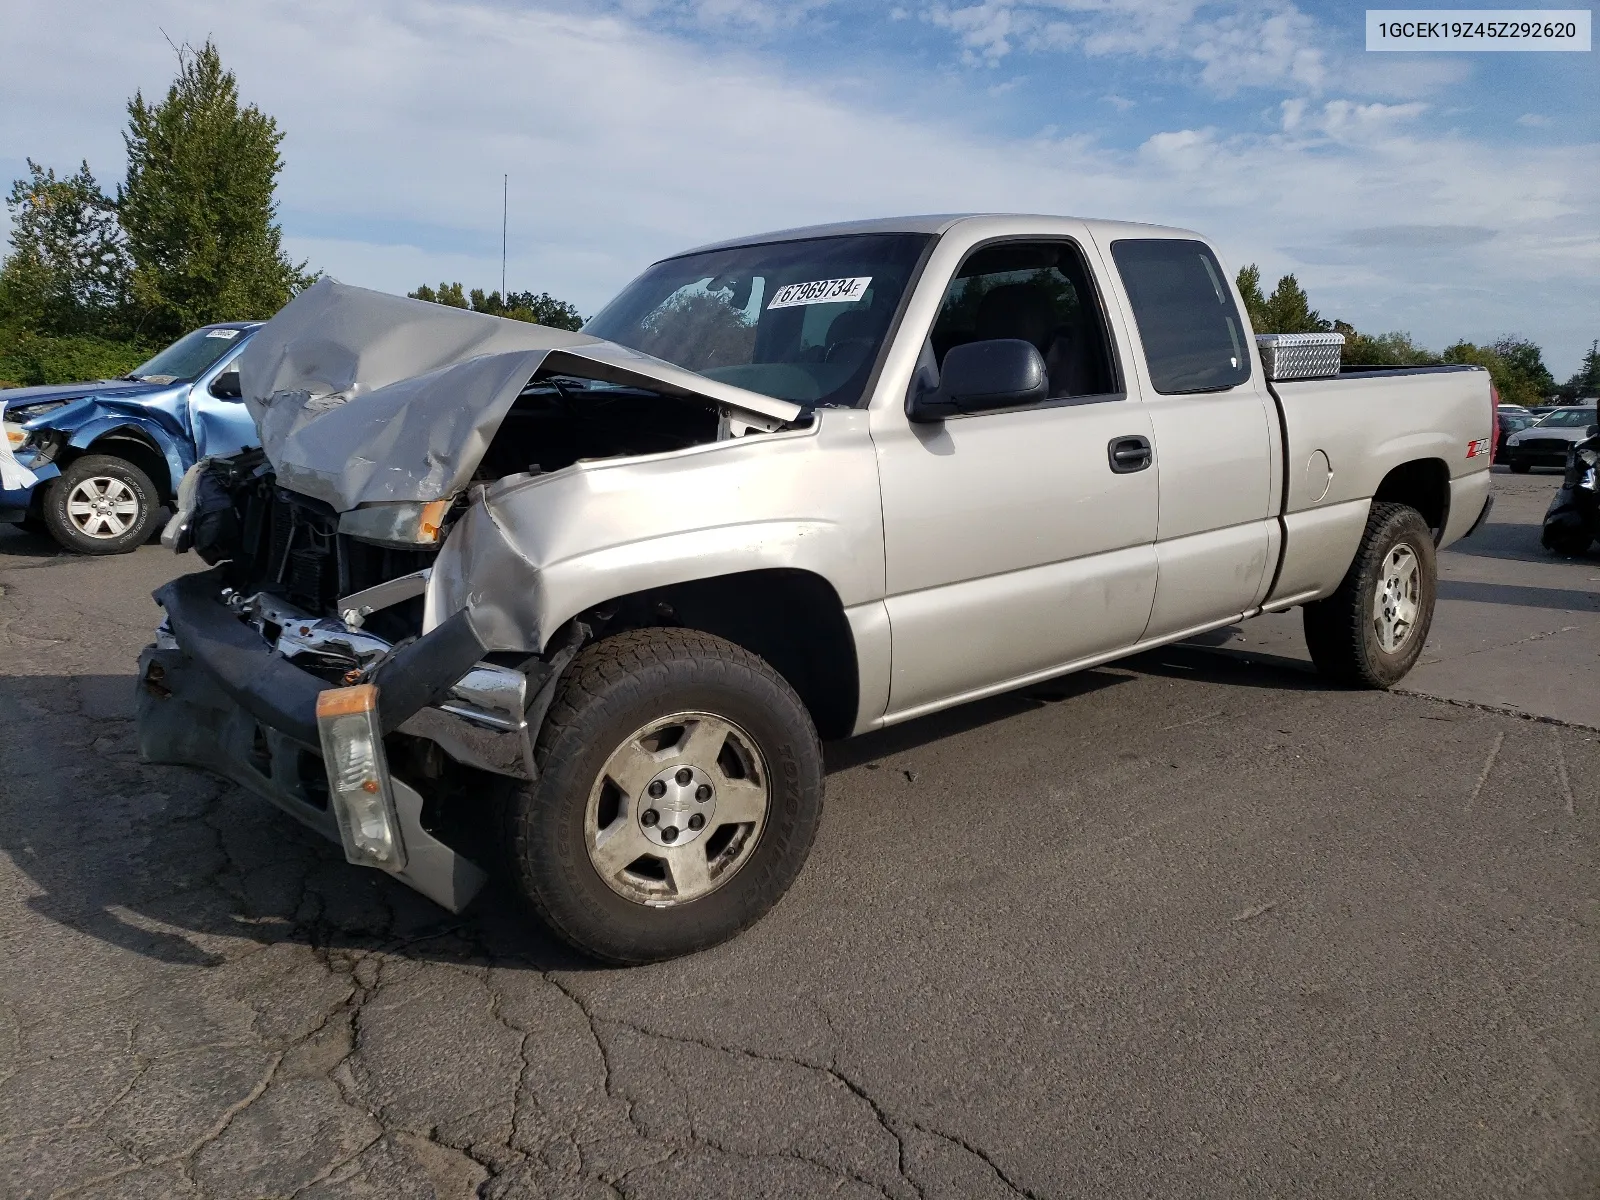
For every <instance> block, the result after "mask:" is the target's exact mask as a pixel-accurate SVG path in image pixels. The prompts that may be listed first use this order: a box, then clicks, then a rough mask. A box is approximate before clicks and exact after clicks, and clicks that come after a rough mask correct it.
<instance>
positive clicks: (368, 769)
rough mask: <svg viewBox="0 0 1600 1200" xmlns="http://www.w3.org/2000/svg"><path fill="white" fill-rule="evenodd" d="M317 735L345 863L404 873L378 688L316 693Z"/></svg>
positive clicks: (363, 686)
mask: <svg viewBox="0 0 1600 1200" xmlns="http://www.w3.org/2000/svg"><path fill="white" fill-rule="evenodd" d="M317 733H318V734H319V735H320V737H321V740H322V759H323V762H324V763H325V764H326V766H327V769H328V799H329V801H330V802H331V803H332V805H333V812H334V816H335V817H336V818H337V819H338V822H339V839H340V840H341V841H342V842H343V843H344V856H345V858H347V859H349V860H350V861H351V862H353V863H355V864H356V865H357V866H360V867H380V868H382V869H383V870H386V871H400V870H404V869H405V865H406V847H405V843H404V842H403V841H401V839H400V820H399V817H398V816H397V815H396V814H395V810H394V787H393V784H392V783H391V782H390V779H389V764H388V761H387V760H386V759H385V758H384V754H383V734H382V731H381V730H380V729H379V728H378V689H377V688H376V687H375V686H374V685H372V684H370V683H363V684H359V685H358V686H356V687H346V688H329V689H328V690H327V691H324V692H319V693H318V695H317Z"/></svg>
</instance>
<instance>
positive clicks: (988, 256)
mask: <svg viewBox="0 0 1600 1200" xmlns="http://www.w3.org/2000/svg"><path fill="white" fill-rule="evenodd" d="M993 338H1020V339H1021V340H1023V341H1025V342H1030V343H1032V345H1033V347H1034V349H1036V350H1038V351H1039V355H1040V357H1041V358H1043V359H1044V363H1045V370H1046V372H1047V374H1048V376H1049V380H1050V393H1049V398H1050V399H1052V400H1057V399H1064V398H1070V397H1077V396H1100V395H1109V394H1111V393H1114V392H1116V391H1117V390H1118V389H1117V379H1116V371H1115V369H1114V365H1113V364H1114V360H1113V358H1112V355H1111V348H1110V342H1109V339H1108V338H1107V337H1106V329H1105V321H1104V318H1103V315H1102V310H1101V306H1100V301H1099V297H1098V296H1097V295H1096V294H1095V291H1094V283H1093V280H1092V278H1091V276H1090V274H1089V270H1088V267H1087V264H1086V263H1085V262H1084V260H1083V254H1082V252H1081V251H1080V250H1079V249H1078V247H1077V246H1076V245H1074V244H1073V243H1071V242H1067V241H1053V242H998V243H995V244H993V245H988V246H982V247H980V248H979V249H977V250H975V251H973V252H972V253H971V254H970V255H968V257H967V259H966V261H965V262H963V263H962V264H961V269H960V270H959V271H957V272H956V277H955V278H954V279H953V280H952V281H951V283H950V287H949V288H948V289H947V290H946V292H945V296H944V303H943V304H942V305H941V306H940V309H939V316H938V319H937V320H936V321H935V322H934V325H933V332H932V334H931V336H930V341H931V343H932V348H933V353H934V356H935V358H936V359H937V361H938V363H939V365H940V366H941V367H942V366H943V365H944V356H945V355H946V354H948V353H949V352H950V349H951V347H953V346H960V345H964V344H966V343H968V342H979V341H987V340H989V339H993Z"/></svg>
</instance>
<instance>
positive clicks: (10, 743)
mask: <svg viewBox="0 0 1600 1200" xmlns="http://www.w3.org/2000/svg"><path fill="white" fill-rule="evenodd" d="M1251 659H1252V660H1254V661H1252V662H1242V661H1235V660H1234V659H1233V658H1232V657H1231V656H1229V655H1227V654H1226V652H1224V653H1222V654H1218V653H1212V652H1208V651H1204V650H1195V649H1190V648H1185V647H1168V648H1166V649H1163V650H1161V651H1157V652H1153V653H1151V654H1146V655H1142V656H1140V657H1138V658H1135V659H1131V660H1127V661H1126V662H1124V663H1121V664H1118V665H1117V667H1115V668H1101V669H1097V670H1091V671H1085V672H1082V673H1079V674H1076V675H1072V676H1067V677H1064V678H1061V679H1056V680H1051V681H1047V682H1045V683H1042V684H1039V685H1036V686H1034V687H1031V688H1027V689H1024V690H1022V691H1018V692H1012V693H1007V694H1005V695H1001V696H995V697H991V698H989V699H987V700H981V701H976V702H974V703H971V704H966V705H961V706H959V707H957V708H954V709H949V710H946V711H944V712H941V713H936V714H933V715H931V716H928V717H924V718H920V719H918V720H915V721H910V722H907V723H906V724H904V725H899V726H895V727H892V728H890V729H887V730H884V731H881V732H878V733H873V734H868V735H865V736H863V737H860V738H856V739H852V740H851V741H848V742H838V743H833V744H830V745H829V746H828V747H827V748H826V763H827V769H828V771H829V773H830V774H831V773H835V772H839V771H845V770H850V769H852V768H854V767H858V766H862V765H865V764H869V763H871V762H872V761H873V760H875V759H878V758H880V757H885V756H888V755H892V754H897V753H900V752H902V751H905V750H908V749H914V748H916V747H919V746H922V745H925V744H928V743H932V742H937V741H940V740H942V739H945V738H949V737H953V736H956V735H958V734H961V733H964V732H968V731H971V730H974V729H978V728H981V727H983V726H985V725H989V724H992V723H995V722H1001V721H1006V720H1008V719H1011V718H1013V717H1017V716H1019V715H1021V714H1024V713H1027V712H1030V711H1034V710H1036V709H1038V708H1039V707H1041V706H1044V705H1052V704H1059V703H1066V702H1069V701H1073V700H1081V699H1086V698H1088V697H1091V696H1092V695H1093V694H1094V693H1096V692H1099V691H1101V690H1104V689H1107V688H1112V687H1116V686H1119V685H1121V684H1124V683H1128V682H1132V681H1133V680H1134V679H1135V678H1137V676H1138V675H1139V674H1162V673H1171V674H1175V675H1176V674H1179V673H1182V674H1184V675H1185V676H1186V677H1189V678H1194V677H1197V676H1202V675H1213V676H1216V677H1218V678H1226V679H1227V681H1228V682H1230V683H1235V684H1237V683H1244V684H1253V685H1255V686H1263V687H1273V688H1280V689H1281V688H1283V687H1285V686H1290V687H1307V688H1309V687H1314V686H1319V685H1318V684H1317V683H1316V681H1315V679H1314V677H1312V676H1309V675H1307V674H1306V672H1305V670H1304V668H1303V666H1302V665H1301V664H1298V663H1296V664H1293V669H1292V670H1286V669H1284V668H1283V667H1281V666H1278V665H1276V664H1274V663H1272V662H1270V661H1265V660H1268V659H1269V656H1265V655H1251ZM1285 661H1288V660H1285ZM1125 668H1131V669H1125ZM133 687H134V681H133V677H132V676H131V675H63V676H4V677H0V712H4V713H7V714H9V716H8V720H7V721H6V722H5V723H3V724H0V753H3V756H4V757H3V759H0V847H3V848H4V850H5V851H6V853H7V855H8V856H9V858H10V860H11V862H12V863H13V864H14V865H15V867H16V868H17V870H18V872H19V873H20V874H21V875H23V876H25V877H26V882H25V883H23V884H22V887H21V890H23V891H25V892H31V894H28V895H27V896H26V899H25V901H24V903H25V904H26V906H27V908H29V909H30V910H31V911H33V912H35V913H37V914H39V915H40V916H42V917H45V918H47V919H48V920H50V921H52V922H54V923H56V924H57V925H60V926H63V927H65V928H66V929H68V930H71V931H74V932H75V933H78V934H83V935H87V936H89V937H91V938H94V939H97V940H98V941H100V942H103V943H106V944H108V945H110V946H114V947H117V948H120V949H122V950H126V951H129V952H131V953H133V954H137V955H140V956H143V957H145V958H148V959H152V960H155V961H158V962H161V963H167V964H171V965H176V966H186V967H199V968H207V967H215V966H219V965H221V964H223V963H224V962H226V961H228V960H230V959H232V958H236V957H237V956H238V955H239V954H240V953H241V952H246V951H247V944H248V943H255V944H257V945H260V946H266V945H269V944H274V943H283V942H289V943H300V944H304V945H307V946H310V947H312V948H314V949H316V950H318V951H320V952H324V953H326V952H332V951H339V950H365V951H380V952H384V953H396V954H402V955H405V956H410V957H416V958H419V959H424V960H429V959H438V960H443V961H452V962H458V963H459V962H461V961H463V960H467V961H472V962H477V963H480V964H483V963H487V964H490V965H512V966H520V967H525V968H531V969H535V970H539V971H550V970H584V969H594V968H596V966H597V964H595V963H593V962H592V961H590V960H588V959H586V958H583V957H582V956H580V955H578V954H577V953H575V952H573V951H572V950H570V949H569V948H567V947H566V946H565V944H564V943H562V942H560V941H559V940H558V939H556V938H555V937H554V936H553V935H552V934H550V933H549V932H548V931H547V930H545V929H544V928H543V926H542V925H541V924H540V923H539V922H538V920H537V919H536V918H535V917H534V916H533V915H532V914H531V912H530V911H529V910H528V909H527V908H526V907H525V906H524V905H523V903H522V902H521V900H520V898H519V897H518V896H516V895H515V893H514V892H513V890H512V888H511V887H510V885H509V884H508V883H507V882H506V881H505V880H504V879H503V878H498V877H497V878H495V879H494V880H493V881H492V882H491V884H490V885H489V887H488V888H487V889H486V890H485V893H484V895H483V896H482V897H480V898H479V899H478V900H477V901H476V902H475V903H474V904H473V905H472V906H471V908H469V909H468V910H467V911H466V912H464V913H462V914H458V915H452V914H450V913H447V912H445V911H444V910H442V909H440V908H438V907H436V906H435V905H434V904H433V903H432V902H430V901H428V900H426V899H424V898H423V897H422V896H420V895H418V894H416V893H414V892H412V891H411V890H410V889H409V888H407V887H405V886H404V885H403V884H400V883H398V882H396V881H395V880H393V879H390V878H388V877H387V876H385V875H383V874H382V873H380V872H377V871H371V870H364V869H361V868H358V867H354V866H351V865H349V864H348V863H346V862H345V861H344V857H343V854H342V853H341V851H340V849H339V848H338V847H337V846H335V845H333V844H332V843H330V842H327V841H325V840H324V839H323V838H321V837H320V836H319V835H318V834H316V833H314V832H313V831H311V830H309V829H307V828H305V827H303V826H301V825H300V824H299V823H298V822H296V821H295V820H294V819H293V818H292V817H290V816H288V815H287V814H285V813H283V812H281V811H279V810H278V809H277V808H275V807H274V806H272V805H271V804H269V803H268V802H266V801H265V800H262V799H259V798H257V797H256V796H254V795H252V794H250V793H248V792H246V791H245V790H244V789H242V788H239V787H237V786H235V785H233V784H231V783H228V782H226V781H224V780H222V779H220V778H218V777H215V776H212V775H209V774H207V773H205V772H202V771H199V770H194V769H189V768H184V767H173V766H163V765H152V764H149V763H145V762H142V761H141V760H140V758H139V755H138V751H137V746H136V739H135V730H134V721H133V705H134V700H133ZM485 865H486V866H489V867H490V869H491V871H492V872H494V873H495V874H496V875H497V876H498V875H499V874H501V873H500V872H498V871H496V870H495V868H496V864H485Z"/></svg>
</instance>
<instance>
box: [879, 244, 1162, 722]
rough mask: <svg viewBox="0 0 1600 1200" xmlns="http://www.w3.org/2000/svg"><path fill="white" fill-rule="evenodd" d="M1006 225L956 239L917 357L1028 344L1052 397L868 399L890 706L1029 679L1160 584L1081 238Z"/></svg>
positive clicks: (1151, 476)
mask: <svg viewBox="0 0 1600 1200" xmlns="http://www.w3.org/2000/svg"><path fill="white" fill-rule="evenodd" d="M1087 244H1088V243H1087V239H1082V240H1071V239H1067V238H1061V239H1054V240H1049V241H1040V240H1016V241H1011V240H1007V241H1000V242H993V243H989V244H987V245H981V246H979V247H977V248H975V249H974V250H972V251H971V252H969V253H968V255H967V257H966V259H965V260H964V261H963V262H962V265H961V267H960V268H959V269H958V270H957V272H956V275H955V277H954V278H953V279H952V280H951V282H950V283H949V285H948V287H947V289H946V292H945V296H944V300H943V303H942V305H941V308H940V312H939V316H938V318H937V320H936V321H935V322H934V324H933V327H932V329H930V331H929V343H928V346H927V349H926V350H925V355H931V356H932V357H933V358H935V359H937V360H939V361H942V359H943V355H944V353H945V352H946V351H948V349H949V348H950V347H951V346H952V345H956V344H960V343H961V342H970V341H982V340H989V339H995V338H1023V339H1026V340H1028V341H1031V342H1033V344H1034V345H1035V346H1036V347H1037V348H1038V349H1039V350H1040V353H1041V356H1042V357H1043V358H1044V359H1045V362H1046V365H1047V368H1048V373H1049V376H1050V389H1049V390H1050V395H1049V397H1048V398H1047V399H1045V400H1042V401H1039V402H1037V403H1034V404H1031V405H1027V406H1023V407H1019V408H1015V409H1008V410H1002V411H991V412H982V413H971V414H966V415H962V416H958V417H950V418H948V419H946V420H944V421H942V422H939V423H934V424H922V423H916V422H912V421H911V420H909V418H907V417H906V415H905V414H904V412H903V411H893V410H882V411H881V415H880V414H879V413H875V414H874V415H875V417H877V418H878V419H877V420H875V422H874V425H873V440H874V443H875V445H876V448H877V453H878V466H879V478H880V484H881V488H882V493H883V521H884V551H885V576H886V584H887V587H886V591H887V597H886V600H885V603H886V606H887V608H888V615H889V622H890V627H891V637H892V646H893V663H892V682H891V685H890V698H889V711H888V713H887V715H888V716H889V717H890V718H891V719H901V718H904V717H908V716H913V715H916V714H917V713H919V712H922V711H929V710H931V709H933V708H937V707H942V706H943V705H944V704H947V703H951V702H954V701H958V700H964V699H971V698H974V697H976V696H979V695H983V694H986V693H989V692H994V691H1000V690H1003V689H1004V688H1007V687H1012V686H1017V685H1019V684H1023V683H1026V682H1028V681H1029V680H1030V679H1031V678H1041V677H1044V676H1047V675H1050V674H1052V673H1055V672H1057V671H1058V670H1060V669H1061V668H1062V667H1065V666H1067V665H1069V664H1071V663H1074V662H1077V661H1080V660H1083V659H1086V658H1091V657H1093V656H1095V655H1098V654H1102V653H1106V652H1110V651H1115V650H1118V649H1121V648H1124V647H1126V646H1129V645H1132V644H1133V643H1134V642H1137V641H1138V640H1139V638H1140V636H1141V635H1142V634H1143V632H1144V628H1145V625H1146V623H1147V621H1148V620H1149V617H1150V610H1151V605H1152V603H1153V600H1154V597H1155V589H1156V552H1155V539H1156V468H1155V464H1154V455H1153V452H1152V453H1149V454H1148V455H1146V457H1145V458H1144V459H1143V461H1142V464H1141V463H1138V461H1137V458H1135V460H1134V461H1132V462H1130V461H1129V460H1128V458H1127V457H1124V458H1123V459H1122V460H1121V461H1120V462H1119V461H1115V460H1114V459H1113V448H1114V447H1117V446H1121V447H1123V448H1126V447H1127V446H1129V445H1134V446H1137V445H1139V444H1140V443H1141V442H1142V444H1143V447H1144V448H1145V450H1147V451H1150V450H1151V438H1152V436H1153V432H1152V428H1151V422H1150V418H1149V416H1148V414H1147V413H1146V412H1145V409H1144V405H1143V404H1141V403H1140V402H1139V401H1138V400H1137V399H1135V398H1132V397H1130V396H1129V395H1128V393H1127V391H1126V390H1125V389H1124V387H1123V385H1122V372H1121V369H1120V365H1119V360H1118V356H1117V355H1116V353H1115V351H1114V348H1113V342H1112V340H1111V338H1110V337H1109V336H1108V326H1107V322H1106V319H1105V312H1104V308H1103V306H1102V305H1101V303H1100V299H1099V291H1098V288H1097V286H1096V284H1095V281H1094V276H1093V273H1092V271H1091V269H1090V267H1089V265H1088V261H1087V258H1086V255H1085V253H1084V251H1083V250H1082V249H1081V247H1082V246H1084V245H1087Z"/></svg>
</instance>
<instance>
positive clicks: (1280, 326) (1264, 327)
mask: <svg viewBox="0 0 1600 1200" xmlns="http://www.w3.org/2000/svg"><path fill="white" fill-rule="evenodd" d="M1235 282H1236V283H1237V284H1238V286H1239V294H1240V295H1241V296H1242V297H1243V298H1244V309H1245V315H1246V316H1248V317H1249V318H1250V324H1251V326H1252V327H1253V328H1254V329H1255V331H1256V332H1257V333H1324V332H1326V331H1327V330H1329V329H1331V328H1332V327H1333V323H1332V322H1331V321H1325V320H1323V319H1322V314H1321V313H1319V312H1317V311H1316V310H1315V309H1314V308H1312V307H1311V299H1310V297H1309V296H1307V295H1306V292H1305V289H1304V288H1302V287H1301V286H1300V281H1299V280H1298V279H1296V278H1295V277H1294V276H1293V275H1292V274H1290V275H1280V276H1279V277H1278V286H1277V287H1275V288H1273V289H1272V295H1270V296H1264V295H1262V294H1261V269H1260V268H1259V267H1257V266H1256V264H1255V263H1251V264H1250V265H1249V266H1247V267H1241V268H1240V270H1239V274H1238V276H1237V278H1236V279H1235Z"/></svg>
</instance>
